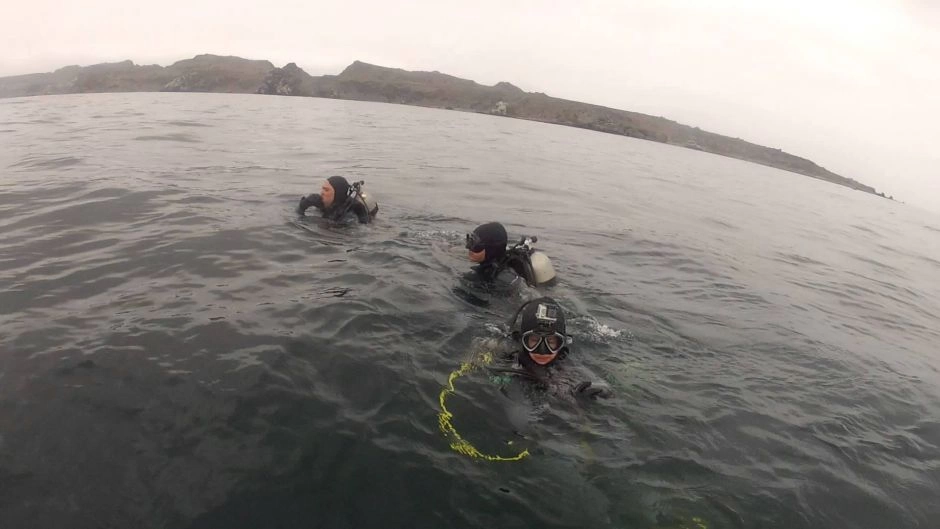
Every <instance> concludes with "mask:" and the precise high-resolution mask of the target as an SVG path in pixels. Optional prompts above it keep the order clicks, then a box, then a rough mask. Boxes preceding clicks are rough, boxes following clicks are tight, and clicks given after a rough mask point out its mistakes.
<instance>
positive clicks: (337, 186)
mask: <svg viewBox="0 0 940 529" xmlns="http://www.w3.org/2000/svg"><path fill="white" fill-rule="evenodd" d="M363 185H364V182H355V183H353V184H350V183H349V182H348V181H347V180H346V179H345V178H343V177H342V176H331V177H329V178H327V179H326V181H325V182H323V186H322V187H321V188H320V194H319V195H317V194H310V195H307V196H305V197H301V199H300V204H298V205H297V214H298V215H303V214H304V212H305V211H307V209H308V208H311V207H314V208H317V209H319V210H320V212H321V214H322V216H323V218H325V219H329V220H331V221H333V222H347V221H351V220H352V219H353V218H356V219H358V221H359V222H360V223H362V224H368V223H370V222H372V220H373V219H374V218H375V215H376V214H377V213H378V212H379V206H378V204H377V203H376V202H375V200H374V199H373V198H372V197H371V196H369V195H368V194H366V192H365V191H363V189H362V186H363Z"/></svg>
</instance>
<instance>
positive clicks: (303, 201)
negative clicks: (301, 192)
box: [297, 196, 307, 215]
mask: <svg viewBox="0 0 940 529" xmlns="http://www.w3.org/2000/svg"><path fill="white" fill-rule="evenodd" d="M306 202H307V197H306V196H302V197H300V203H299V204H297V214H298V215H303V214H304V211H306V210H307V208H305V207H304V206H306V205H307V204H306Z"/></svg>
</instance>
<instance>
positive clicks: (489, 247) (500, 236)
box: [466, 222, 509, 263]
mask: <svg viewBox="0 0 940 529" xmlns="http://www.w3.org/2000/svg"><path fill="white" fill-rule="evenodd" d="M507 242H509V236H508V235H506V228H504V227H503V225H502V224H500V223H498V222H488V223H486V224H481V225H479V226H477V227H476V229H475V230H473V233H468V234H467V244H466V248H467V251H468V252H469V253H468V254H467V256H468V257H469V259H470V260H471V261H473V262H474V263H488V262H490V261H495V260H497V259H499V258H500V257H502V256H504V255H506V243H507Z"/></svg>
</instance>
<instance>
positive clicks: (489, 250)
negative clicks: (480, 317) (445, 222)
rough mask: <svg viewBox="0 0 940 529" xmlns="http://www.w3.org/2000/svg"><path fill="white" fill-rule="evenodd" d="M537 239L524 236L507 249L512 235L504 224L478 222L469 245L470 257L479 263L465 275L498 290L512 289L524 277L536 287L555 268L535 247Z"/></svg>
mask: <svg viewBox="0 0 940 529" xmlns="http://www.w3.org/2000/svg"><path fill="white" fill-rule="evenodd" d="M537 240H538V239H537V238H535V237H532V238H529V237H523V238H522V240H521V241H519V243H518V244H516V245H514V246H512V247H510V248H508V249H507V248H506V244H507V243H508V242H509V237H508V235H507V234H506V228H505V227H503V225H502V224H500V223H498V222H489V223H487V224H481V225H480V226H477V227H476V229H474V230H473V232H472V233H468V234H467V237H466V248H467V251H468V254H467V256H468V258H469V259H470V260H471V261H473V262H474V263H479V264H478V265H477V266H475V267H473V269H472V270H471V271H470V273H468V274H466V275H465V276H464V279H465V280H467V281H469V282H471V283H475V284H477V285H481V286H483V287H484V288H485V289H486V290H488V291H491V292H496V293H512V292H514V291H515V290H516V289H517V288H518V287H519V286H520V285H521V284H522V281H525V282H526V283H527V284H528V285H529V286H533V287H534V286H537V285H542V284H546V283H549V282H551V281H552V280H553V279H554V278H555V271H554V269H553V268H552V265H551V261H550V260H549V259H548V257H546V256H545V254H543V253H542V252H537V251H535V250H533V248H532V244H533V243H534V242H536V241H537ZM520 279H521V280H520Z"/></svg>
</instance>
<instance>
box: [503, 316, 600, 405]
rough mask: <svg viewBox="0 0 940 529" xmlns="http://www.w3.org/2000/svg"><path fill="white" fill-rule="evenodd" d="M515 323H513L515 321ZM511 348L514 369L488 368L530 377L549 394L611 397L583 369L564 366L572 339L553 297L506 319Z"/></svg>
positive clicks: (592, 397) (510, 356)
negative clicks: (507, 320) (508, 319)
mask: <svg viewBox="0 0 940 529" xmlns="http://www.w3.org/2000/svg"><path fill="white" fill-rule="evenodd" d="M517 321H518V322H519V323H518V326H516V322H517ZM509 328H510V332H511V334H510V336H511V338H512V341H513V348H512V349H510V350H509V351H508V353H507V354H504V356H507V357H508V359H513V360H515V365H514V367H513V368H489V369H490V371H494V372H502V373H509V374H511V375H519V376H522V377H525V378H528V379H531V380H533V381H535V382H536V383H538V384H539V385H541V386H543V387H544V388H546V389H548V390H549V391H550V392H552V393H567V394H571V395H574V396H576V397H587V398H591V399H597V398H598V397H601V398H608V397H610V396H612V394H613V393H612V391H611V389H610V387H609V386H608V385H607V384H606V383H605V382H601V381H599V380H597V379H596V377H593V376H588V375H587V373H585V372H584V371H583V370H582V369H578V368H573V367H570V366H563V364H562V362H561V361H562V360H563V359H565V358H566V357H567V356H568V354H569V352H570V349H569V347H568V346H569V345H571V343H572V338H571V336H570V335H568V334H567V333H566V332H565V331H566V329H565V313H564V311H563V310H562V308H561V306H560V305H559V304H558V303H557V302H556V301H555V300H554V299H552V298H548V297H543V298H538V299H534V300H531V301H528V302H526V303H524V304H523V305H522V306H521V307H519V309H518V310H517V311H516V313H515V315H513V317H512V319H511V320H510V321H509Z"/></svg>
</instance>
